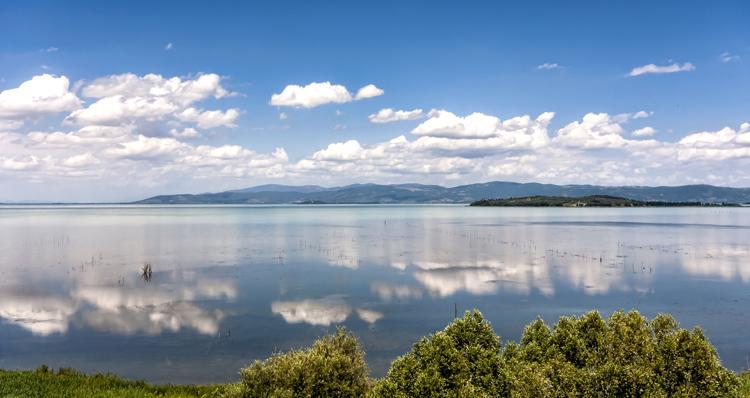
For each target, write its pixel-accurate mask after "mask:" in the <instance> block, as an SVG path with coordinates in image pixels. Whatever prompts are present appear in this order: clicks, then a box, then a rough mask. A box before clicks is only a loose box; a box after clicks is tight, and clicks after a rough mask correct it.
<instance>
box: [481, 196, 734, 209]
mask: <svg viewBox="0 0 750 398" xmlns="http://www.w3.org/2000/svg"><path fill="white" fill-rule="evenodd" d="M471 206H478V207H702V206H728V207H737V206H740V205H739V204H737V203H726V202H724V203H701V202H662V201H640V200H633V199H626V198H620V197H616V196H607V195H591V196H581V197H573V198H571V197H564V196H541V195H537V196H524V197H519V198H507V199H482V200H478V201H476V202H472V203H471Z"/></svg>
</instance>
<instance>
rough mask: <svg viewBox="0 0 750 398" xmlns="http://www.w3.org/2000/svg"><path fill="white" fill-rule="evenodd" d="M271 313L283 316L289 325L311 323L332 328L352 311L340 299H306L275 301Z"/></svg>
mask: <svg viewBox="0 0 750 398" xmlns="http://www.w3.org/2000/svg"><path fill="white" fill-rule="evenodd" d="M271 311H272V312H273V313H274V314H279V315H281V317H282V318H284V320H285V321H286V322H287V323H300V322H304V323H309V324H310V325H316V326H330V325H331V324H332V323H340V322H343V321H345V320H346V318H347V317H348V316H349V313H351V311H352V309H351V307H350V306H349V304H347V303H346V302H345V301H344V300H343V299H342V298H340V297H335V296H334V297H326V298H322V299H306V300H299V301H274V302H273V303H271Z"/></svg>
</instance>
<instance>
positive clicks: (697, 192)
mask: <svg viewBox="0 0 750 398" xmlns="http://www.w3.org/2000/svg"><path fill="white" fill-rule="evenodd" d="M534 195H544V196H564V197H579V196H590V195H610V196H617V197H622V198H628V199H633V200H640V201H664V202H703V203H721V202H727V203H750V188H727V187H717V186H712V185H683V186H674V187H669V186H661V187H646V186H599V185H554V184H538V183H516V182H503V181H494V182H487V183H482V184H469V185H461V186H457V187H442V186H439V185H422V184H395V185H380V184H354V185H347V186H342V187H332V188H325V187H321V186H317V185H303V186H291V185H276V184H271V185H259V186H256V187H251V188H246V189H238V190H233V191H225V192H218V193H202V194H176V195H159V196H154V197H151V198H148V199H144V200H140V201H137V202H133V203H135V204H294V203H297V204H324V203H330V204H369V203H382V204H387V203H393V204H396V203H471V202H474V201H477V200H481V199H497V198H510V197H520V196H534Z"/></svg>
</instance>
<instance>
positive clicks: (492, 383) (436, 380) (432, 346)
mask: <svg viewBox="0 0 750 398" xmlns="http://www.w3.org/2000/svg"><path fill="white" fill-rule="evenodd" d="M499 354H500V338H499V337H498V336H497V335H496V334H495V332H494V331H493V330H492V327H491V326H490V324H489V323H488V322H487V321H486V320H485V319H484V318H483V317H482V314H480V313H479V311H471V312H467V313H466V315H464V317H463V318H459V319H456V320H455V321H454V322H453V323H451V324H450V325H448V327H446V328H445V329H444V330H443V331H441V332H437V333H435V334H434V335H431V336H428V337H425V338H423V339H422V340H421V341H420V342H418V343H417V344H415V345H414V348H413V349H412V350H411V352H409V353H407V354H406V355H404V356H403V357H401V358H398V359H396V360H395V361H394V362H393V364H392V365H391V369H390V370H389V371H388V375H387V376H386V377H385V379H384V380H382V381H381V382H380V383H379V384H378V385H377V386H376V389H375V395H376V396H379V397H445V396H457V397H458V396H460V397H494V396H505V395H507V394H508V393H509V390H508V383H507V380H506V379H507V377H506V374H505V369H504V367H503V363H502V361H501V358H500V355H499Z"/></svg>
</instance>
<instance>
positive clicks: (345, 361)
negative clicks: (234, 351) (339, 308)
mask: <svg viewBox="0 0 750 398" xmlns="http://www.w3.org/2000/svg"><path fill="white" fill-rule="evenodd" d="M368 373H369V370H368V369H367V365H366V364H365V359H364V352H363V351H362V348H361V347H360V345H359V342H358V341H357V338H356V337H354V335H353V334H351V333H347V332H345V331H344V329H342V328H339V329H338V330H337V331H336V334H334V335H332V336H326V337H323V338H322V339H320V340H318V341H316V342H315V343H314V344H313V346H312V347H311V348H309V349H304V350H297V351H291V352H288V353H284V354H276V355H273V356H271V357H270V358H268V359H267V360H265V361H255V362H253V363H252V364H251V365H250V366H249V367H247V368H245V369H242V371H241V372H240V374H241V375H242V386H241V388H240V391H238V392H239V395H240V396H242V397H253V398H255V397H268V398H271V397H273V398H282V397H283V398H286V397H362V396H364V395H365V394H366V393H367V392H368V391H369V388H370V385H369V379H368Z"/></svg>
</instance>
